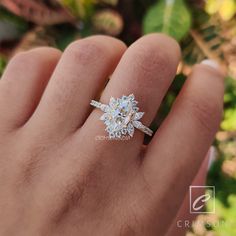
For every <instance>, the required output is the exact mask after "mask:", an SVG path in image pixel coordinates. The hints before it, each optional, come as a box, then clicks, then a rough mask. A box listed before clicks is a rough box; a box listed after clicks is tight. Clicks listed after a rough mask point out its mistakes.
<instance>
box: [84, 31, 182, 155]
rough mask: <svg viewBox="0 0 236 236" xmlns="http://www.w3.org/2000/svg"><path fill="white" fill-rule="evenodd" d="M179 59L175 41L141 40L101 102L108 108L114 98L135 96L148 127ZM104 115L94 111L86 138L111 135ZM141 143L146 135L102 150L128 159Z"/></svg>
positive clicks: (106, 143) (160, 37)
mask: <svg viewBox="0 0 236 236" xmlns="http://www.w3.org/2000/svg"><path fill="white" fill-rule="evenodd" d="M167 48H168V50H166V49H167ZM179 58H180V50H179V46H178V44H177V43H176V41H175V40H173V39H172V38H170V37H168V36H165V35H163V34H151V35H148V36H144V37H142V38H141V39H139V40H138V41H136V42H135V43H134V44H132V45H131V46H130V47H129V48H128V50H127V51H126V52H125V54H124V55H123V57H122V59H121V61H120V63H119V65H118V66H117V68H116V70H115V71H114V73H113V75H112V78H111V80H110V81H109V83H108V85H107V86H106V88H105V90H104V91H103V93H102V96H101V99H100V100H101V102H102V103H105V104H108V103H109V100H110V98H111V97H114V98H118V97H121V96H122V95H129V94H132V93H133V94H134V95H135V99H136V100H137V101H138V102H139V104H138V106H139V108H140V111H144V112H145V115H144V117H143V119H142V122H143V123H144V124H145V125H147V126H148V125H149V124H150V122H151V121H152V119H153V117H154V116H155V114H156V112H157V109H158V107H159V105H160V103H161V100H162V99H163V96H164V95H165V93H166V90H167V89H168V87H169V85H170V84H171V82H172V80H173V77H174V75H175V73H176V68H177V65H178V62H179ZM101 115H102V112H101V111H100V110H98V109H95V110H94V111H93V112H92V113H91V115H90V116H89V118H88V119H87V121H86V123H85V125H84V126H83V128H82V130H81V131H80V132H83V130H84V132H87V130H88V129H89V130H90V132H89V133H88V135H87V137H88V139H89V140H91V139H94V138H91V137H97V136H107V135H108V133H106V131H105V125H104V124H103V122H101V121H100V120H99V118H100V117H101ZM85 136H86V135H85ZM142 142H143V133H141V132H135V135H134V138H132V140H129V141H127V140H126V141H125V142H116V141H115V140H114V142H113V141H107V140H104V141H103V142H102V144H101V146H100V147H101V148H102V149H104V147H105V146H107V148H108V149H109V147H110V148H111V152H112V153H116V154H117V155H122V154H124V155H125V156H127V155H130V154H131V153H130V152H127V150H135V151H136V152H137V151H139V150H138V148H137V147H141V144H142ZM95 146H96V145H95ZM127 148H128V149H127ZM108 149H106V150H107V154H108V155H110V152H109V150H108ZM113 155H114V154H113Z"/></svg>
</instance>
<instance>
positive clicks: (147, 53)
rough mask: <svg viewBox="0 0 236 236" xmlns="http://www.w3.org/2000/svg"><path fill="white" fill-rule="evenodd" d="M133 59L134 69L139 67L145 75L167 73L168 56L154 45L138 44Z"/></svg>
mask: <svg viewBox="0 0 236 236" xmlns="http://www.w3.org/2000/svg"><path fill="white" fill-rule="evenodd" d="M133 60H134V61H133V65H134V67H135V68H134V69H139V70H140V69H141V70H142V72H143V73H145V74H147V75H150V74H152V73H157V72H158V73H159V74H160V75H164V76H166V75H167V73H168V68H167V65H168V62H169V58H168V56H167V55H166V53H165V52H164V51H163V50H161V49H160V50H158V48H157V47H156V45H153V44H143V45H139V46H138V48H137V50H135V51H134V55H133Z"/></svg>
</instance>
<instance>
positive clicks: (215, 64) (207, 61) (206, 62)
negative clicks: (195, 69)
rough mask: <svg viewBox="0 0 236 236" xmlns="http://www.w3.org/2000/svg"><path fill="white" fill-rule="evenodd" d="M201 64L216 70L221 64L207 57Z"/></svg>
mask: <svg viewBox="0 0 236 236" xmlns="http://www.w3.org/2000/svg"><path fill="white" fill-rule="evenodd" d="M201 64H204V65H207V66H210V67H212V68H214V69H216V70H220V65H219V63H218V62H216V61H214V60H210V59H205V60H203V61H202V62H201Z"/></svg>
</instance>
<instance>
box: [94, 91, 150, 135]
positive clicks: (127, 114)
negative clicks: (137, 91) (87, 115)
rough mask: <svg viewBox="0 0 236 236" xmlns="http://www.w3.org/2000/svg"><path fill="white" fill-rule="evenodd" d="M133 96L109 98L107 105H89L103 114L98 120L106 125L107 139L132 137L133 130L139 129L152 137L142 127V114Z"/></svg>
mask: <svg viewBox="0 0 236 236" xmlns="http://www.w3.org/2000/svg"><path fill="white" fill-rule="evenodd" d="M137 104H138V102H137V101H136V100H135V97H134V95H133V94H130V95H129V96H122V97H121V98H117V99H115V98H113V97H111V98H110V102H109V104H108V105H106V104H102V103H100V102H97V101H95V100H92V101H91V103H90V105H92V106H93V107H96V108H99V109H100V110H101V111H103V112H104V114H103V115H102V116H101V117H100V120H102V121H103V122H104V124H105V125H106V129H105V130H106V131H107V132H108V133H109V138H118V139H120V138H122V137H125V136H130V137H133V135H134V128H136V129H139V130H140V131H142V132H144V133H145V134H147V135H149V136H152V134H153V131H152V130H151V129H149V128H148V127H146V126H145V125H143V124H142V123H141V121H140V119H141V118H142V117H143V115H144V112H139V108H138V106H137Z"/></svg>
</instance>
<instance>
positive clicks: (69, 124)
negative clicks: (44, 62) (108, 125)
mask: <svg viewBox="0 0 236 236" xmlns="http://www.w3.org/2000/svg"><path fill="white" fill-rule="evenodd" d="M125 49H126V47H125V45H124V44H123V43H122V42H121V41H119V40H117V39H115V38H111V37H108V36H92V37H89V38H86V39H81V40H78V41H76V42H74V43H72V44H71V45H69V46H68V48H67V49H66V50H65V52H64V53H63V55H62V58H61V60H60V62H59V63H58V66H57V67H56V69H55V72H54V73H53V75H52V79H51V80H50V83H49V84H48V86H47V89H46V91H45V93H44V96H43V98H42V100H41V102H40V104H39V107H38V108H37V110H36V112H35V114H34V116H33V118H32V119H31V124H32V126H33V127H35V126H40V127H42V129H46V130H47V131H48V133H52V134H56V135H57V136H58V135H59V133H60V134H61V135H63V136H64V135H67V134H68V133H71V132H73V131H75V130H76V129H77V128H78V127H79V126H80V125H81V124H82V123H83V122H84V120H85V118H86V116H87V115H88V112H89V110H90V108H91V107H90V105H89V103H90V100H91V99H92V98H93V97H94V96H96V95H97V94H99V93H100V90H101V89H102V88H103V87H104V85H105V82H106V80H107V78H108V76H109V75H110V74H111V73H112V71H113V70H114V68H115V66H116V64H117V63H118V61H119V59H120V57H121V55H122V54H123V52H124V50H125Z"/></svg>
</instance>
